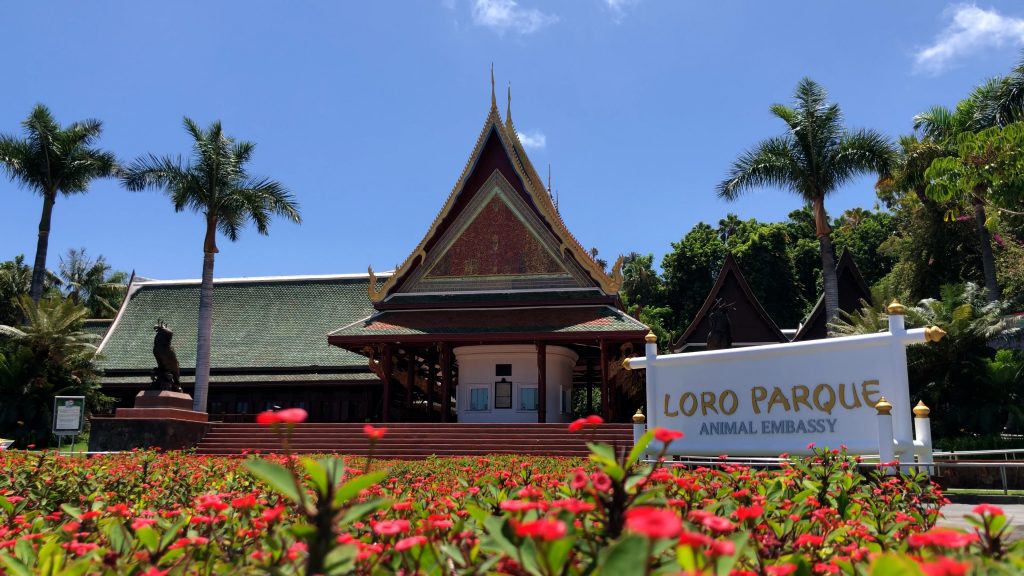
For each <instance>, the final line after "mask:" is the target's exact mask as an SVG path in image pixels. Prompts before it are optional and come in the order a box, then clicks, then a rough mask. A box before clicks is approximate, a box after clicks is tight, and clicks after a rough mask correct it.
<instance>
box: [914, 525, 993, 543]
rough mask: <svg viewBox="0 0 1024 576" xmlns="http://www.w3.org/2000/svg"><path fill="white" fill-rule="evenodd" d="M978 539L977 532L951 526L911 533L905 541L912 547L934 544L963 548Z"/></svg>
mask: <svg viewBox="0 0 1024 576" xmlns="http://www.w3.org/2000/svg"><path fill="white" fill-rule="evenodd" d="M977 539H978V535H977V534H968V533H967V532H961V531H959V530H954V529H952V528H932V529H931V530H929V531H927V532H922V533H920V534H911V535H910V538H908V539H907V542H908V543H909V544H910V545H911V546H912V547H914V548H920V547H922V546H935V547H937V548H963V547H964V546H967V545H968V544H970V543H972V542H974V541H976V540H977Z"/></svg>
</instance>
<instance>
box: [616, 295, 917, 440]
mask: <svg viewBox="0 0 1024 576" xmlns="http://www.w3.org/2000/svg"><path fill="white" fill-rule="evenodd" d="M890 319H891V320H890V331H889V332H883V333H879V334H867V335H862V336H849V337H843V338H831V339H826V340H817V341H811V342H798V343H789V344H772V345H768V346H756V347H750V348H737V349H730V350H715V351H707V352H691V353H685V354H670V355H666V356H657V350H656V346H655V345H654V344H648V350H647V353H648V356H647V357H646V358H631V359H630V360H629V367H630V368H632V369H638V368H643V369H646V370H647V422H648V426H649V427H663V428H669V429H672V430H679V431H681V432H683V433H684V434H685V436H684V438H682V439H681V440H677V441H675V442H673V443H672V444H671V450H670V453H672V454H681V455H682V454H685V455H694V456H719V455H723V454H726V455H729V456H778V455H779V454H782V453H789V454H806V453H808V452H809V451H810V449H809V448H808V444H811V443H813V444H815V445H816V446H817V447H830V448H839V447H840V446H841V445H842V446H846V447H847V449H848V450H849V451H850V453H853V454H878V453H879V438H878V424H877V419H876V415H877V411H876V410H875V407H874V406H875V404H876V403H877V402H878V401H879V399H880V398H881V397H882V396H884V397H885V398H886V399H887V400H888V401H889V402H890V403H891V404H892V405H893V407H894V409H893V420H892V424H893V438H894V439H895V440H896V442H895V444H896V446H897V447H899V446H903V447H909V446H911V445H912V444H913V439H914V437H913V430H912V425H911V406H910V393H909V384H908V381H907V367H906V363H907V357H906V349H905V347H906V346H907V345H909V344H913V343H916V342H924V341H925V332H926V329H917V330H910V331H907V330H905V329H904V328H903V317H902V316H895V315H894V316H890Z"/></svg>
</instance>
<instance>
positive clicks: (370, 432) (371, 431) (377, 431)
mask: <svg viewBox="0 0 1024 576" xmlns="http://www.w3.org/2000/svg"><path fill="white" fill-rule="evenodd" d="M387 432H388V429H387V428H385V427H383V426H381V427H380V428H376V427H374V426H373V425H372V424H367V425H366V426H363V434H366V435H367V436H368V437H369V438H370V440H373V441H377V440H380V439H381V438H383V437H384V435H385V434H387Z"/></svg>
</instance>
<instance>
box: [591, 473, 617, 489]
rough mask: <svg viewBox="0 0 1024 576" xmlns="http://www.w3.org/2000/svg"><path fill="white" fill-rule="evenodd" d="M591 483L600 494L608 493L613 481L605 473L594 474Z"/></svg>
mask: <svg viewBox="0 0 1024 576" xmlns="http://www.w3.org/2000/svg"><path fill="white" fill-rule="evenodd" d="M590 482H591V483H593V484H594V488H595V489H597V491H598V492H607V491H609V490H611V488H612V479H611V478H609V477H608V475H607V474H605V473H604V472H594V473H593V474H591V475H590Z"/></svg>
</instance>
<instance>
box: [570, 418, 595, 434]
mask: <svg viewBox="0 0 1024 576" xmlns="http://www.w3.org/2000/svg"><path fill="white" fill-rule="evenodd" d="M601 424H604V418H601V417H600V416H597V415H596V414H591V415H590V416H587V417H586V418H580V419H578V420H575V421H574V422H573V423H572V424H569V432H579V431H580V430H582V429H584V428H588V427H589V428H596V427H598V426H599V425H601Z"/></svg>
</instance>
